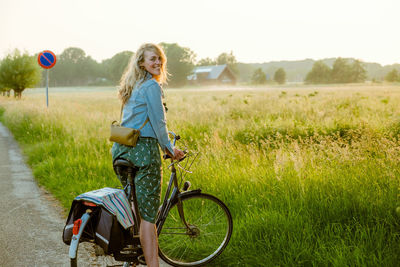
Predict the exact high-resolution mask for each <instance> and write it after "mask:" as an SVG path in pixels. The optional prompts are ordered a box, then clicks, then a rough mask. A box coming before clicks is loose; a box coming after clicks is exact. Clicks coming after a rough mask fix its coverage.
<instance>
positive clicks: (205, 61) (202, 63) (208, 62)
mask: <svg viewBox="0 0 400 267" xmlns="http://www.w3.org/2000/svg"><path fill="white" fill-rule="evenodd" d="M210 65H217V62H216V61H215V60H214V59H211V58H209V57H206V58H203V59H200V61H199V62H197V66H210Z"/></svg>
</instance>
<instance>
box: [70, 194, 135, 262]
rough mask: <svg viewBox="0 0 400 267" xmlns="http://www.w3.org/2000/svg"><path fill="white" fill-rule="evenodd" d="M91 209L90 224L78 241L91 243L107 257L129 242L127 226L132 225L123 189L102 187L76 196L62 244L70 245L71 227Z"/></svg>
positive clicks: (130, 212)
mask: <svg viewBox="0 0 400 267" xmlns="http://www.w3.org/2000/svg"><path fill="white" fill-rule="evenodd" d="M88 209H90V210H91V213H90V216H91V218H90V221H89V222H88V224H87V225H86V227H85V230H84V232H83V234H82V236H81V239H80V240H79V242H84V241H87V242H92V243H96V244H97V245H99V246H100V247H101V248H103V250H104V252H105V253H106V254H108V255H110V254H113V253H114V252H117V251H119V250H120V249H122V247H124V246H125V245H126V244H127V243H130V229H129V228H130V227H131V226H132V225H133V217H132V216H133V215H132V210H131V209H130V206H129V201H128V200H127V199H126V195H125V193H124V192H123V190H120V189H114V188H103V189H99V190H95V191H91V192H87V193H84V194H82V195H79V196H78V197H76V198H75V199H74V200H73V202H72V205H71V209H70V212H69V215H68V218H67V222H66V225H65V227H64V231H63V241H64V243H65V244H67V245H69V244H70V243H71V239H72V237H73V232H74V227H75V228H76V227H79V220H80V218H81V217H82V215H83V214H85V213H86V211H87V210H88Z"/></svg>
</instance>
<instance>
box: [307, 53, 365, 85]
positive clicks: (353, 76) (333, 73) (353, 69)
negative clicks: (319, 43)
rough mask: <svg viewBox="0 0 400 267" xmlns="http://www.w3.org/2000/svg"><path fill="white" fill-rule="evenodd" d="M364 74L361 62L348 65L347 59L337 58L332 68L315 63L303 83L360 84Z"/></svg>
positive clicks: (355, 61)
mask: <svg viewBox="0 0 400 267" xmlns="http://www.w3.org/2000/svg"><path fill="white" fill-rule="evenodd" d="M366 73H367V71H366V70H365V67H364V65H363V63H362V62H361V61H359V60H354V61H353V62H352V63H349V61H348V60H347V59H344V58H340V57H339V58H337V59H336V60H335V62H334V63H333V66H332V68H330V67H329V66H328V65H326V64H325V63H324V62H323V61H321V60H320V61H317V62H315V63H314V65H313V67H312V69H311V71H310V72H309V73H308V74H307V76H306V78H305V80H304V81H305V83H311V84H321V83H322V84H327V83H361V82H365V79H366V77H367V75H366Z"/></svg>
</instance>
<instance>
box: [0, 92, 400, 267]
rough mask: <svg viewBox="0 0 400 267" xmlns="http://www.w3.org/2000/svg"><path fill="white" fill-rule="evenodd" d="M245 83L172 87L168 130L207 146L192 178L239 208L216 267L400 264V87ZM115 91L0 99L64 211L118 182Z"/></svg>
mask: <svg viewBox="0 0 400 267" xmlns="http://www.w3.org/2000/svg"><path fill="white" fill-rule="evenodd" d="M245 89H246V90H241V91H240V90H220V91H218V90H217V91H210V90H207V91H201V90H187V91H185V90H167V91H166V95H167V103H168V107H169V110H170V111H169V113H168V125H169V128H170V129H173V130H174V131H176V132H178V133H179V134H180V135H181V136H182V139H183V140H182V142H181V146H182V147H184V146H187V147H189V148H190V149H194V150H196V151H199V152H200V156H199V159H198V161H197V163H196V164H195V165H194V167H193V171H194V173H193V174H191V175H190V176H189V177H188V179H189V180H190V181H191V183H192V188H202V189H203V191H204V192H206V193H210V194H213V195H216V196H217V197H218V198H220V199H222V200H223V201H224V202H225V203H226V204H227V206H228V207H229V208H230V210H231V212H232V215H233V220H234V232H233V236H232V239H231V242H230V244H229V246H228V247H227V249H226V251H225V252H224V253H223V254H222V255H221V256H220V257H219V258H218V259H217V260H216V261H215V262H214V264H215V266H397V265H398V262H400V256H398V255H399V251H400V242H399V241H400V238H399V235H400V231H399V229H400V228H399V227H400V225H399V217H398V216H397V215H396V213H395V209H396V207H397V206H398V205H399V204H400V203H399V198H398V196H399V181H400V164H399V162H400V138H399V137H400V135H399V134H400V109H399V108H398V107H399V106H400V87H398V86H385V85H379V86H350V87H344V86H343V87H340V86H333V87H321V88H316V87H315V86H313V87H310V86H308V87H307V86H305V87H304V88H302V87H295V88H291V87H287V88H285V87H282V86H281V87H276V88H258V89H257V90H250V89H249V88H245ZM283 92H284V93H283ZM115 95H116V94H115V92H112V91H108V90H99V91H96V90H94V89H90V90H86V91H84V92H82V93H79V92H78V90H74V91H73V93H71V94H68V93H66V92H65V90H61V91H60V92H57V93H53V94H51V95H50V108H49V109H46V108H45V101H44V99H43V95H40V94H34V93H30V94H28V95H26V96H25V97H23V99H22V100H21V101H15V100H10V99H7V98H5V97H0V106H1V108H0V120H1V121H2V122H3V123H4V124H5V125H6V126H7V127H8V128H9V129H10V130H11V131H12V132H13V134H14V136H15V138H16V139H17V141H18V142H19V143H20V144H21V146H22V148H23V151H24V153H25V154H26V156H27V159H28V163H29V165H30V166H32V169H33V172H34V175H35V178H36V179H37V180H38V182H39V183H40V184H42V185H43V186H45V187H46V188H47V189H48V190H49V191H51V192H52V193H53V194H54V195H55V196H56V197H57V198H58V199H59V200H60V201H61V203H62V204H63V206H64V207H65V208H66V209H68V208H69V205H70V203H71V201H72V199H73V198H74V197H75V196H76V195H78V194H80V193H82V192H85V191H89V190H92V189H96V188H101V187H104V186H118V185H119V182H118V180H117V179H116V177H115V175H114V174H113V171H112V166H111V155H110V148H111V145H112V144H111V143H110V142H108V141H107V137H108V131H109V128H108V127H109V124H110V122H111V121H112V120H114V119H116V118H118V116H119V103H118V101H117V100H116V96H115ZM165 166H166V165H164V167H165ZM168 177H169V171H167V170H165V171H164V180H163V185H164V187H165V185H166V183H167V181H168Z"/></svg>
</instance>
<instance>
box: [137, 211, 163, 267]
mask: <svg viewBox="0 0 400 267" xmlns="http://www.w3.org/2000/svg"><path fill="white" fill-rule="evenodd" d="M140 243H141V244H142V248H143V253H144V257H145V259H146V264H147V266H149V267H158V266H159V260H158V241H157V230H156V225H155V224H154V223H150V222H148V221H145V220H143V219H141V221H140Z"/></svg>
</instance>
